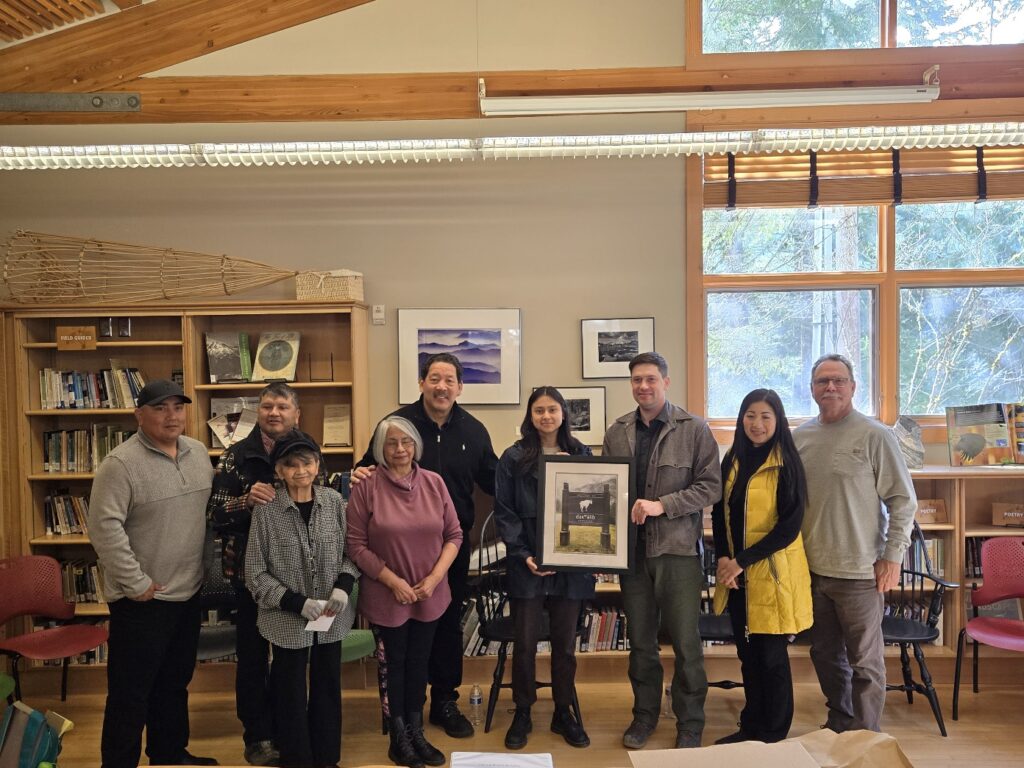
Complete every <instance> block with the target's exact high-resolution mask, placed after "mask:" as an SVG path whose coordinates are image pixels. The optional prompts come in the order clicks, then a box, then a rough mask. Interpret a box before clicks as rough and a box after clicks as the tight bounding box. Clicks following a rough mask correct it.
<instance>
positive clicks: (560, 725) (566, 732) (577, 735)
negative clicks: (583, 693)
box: [551, 709, 590, 748]
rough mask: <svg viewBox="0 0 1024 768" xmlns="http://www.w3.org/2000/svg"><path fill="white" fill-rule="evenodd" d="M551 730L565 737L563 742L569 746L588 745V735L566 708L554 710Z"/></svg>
mask: <svg viewBox="0 0 1024 768" xmlns="http://www.w3.org/2000/svg"><path fill="white" fill-rule="evenodd" d="M551 731H552V733H557V734H558V735H559V736H561V737H562V738H563V739H565V743H566V744H568V745H569V746H570V747H581V748H582V747H589V746H590V737H589V736H587V732H586V731H584V730H583V726H581V725H580V724H579V723H577V722H576V718H575V717H573V716H572V712H570V711H569V710H568V709H556V710H555V714H554V716H552V718H551Z"/></svg>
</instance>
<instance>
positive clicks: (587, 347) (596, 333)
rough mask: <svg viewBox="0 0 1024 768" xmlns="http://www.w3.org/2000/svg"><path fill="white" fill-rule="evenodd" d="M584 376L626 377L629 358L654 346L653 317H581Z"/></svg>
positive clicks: (585, 377)
mask: <svg viewBox="0 0 1024 768" xmlns="http://www.w3.org/2000/svg"><path fill="white" fill-rule="evenodd" d="M581 323H582V327H581V332H580V336H581V338H582V341H583V378H584V379H628V378H629V361H630V360H632V359H633V358H634V357H636V356H637V355H639V354H640V353H641V352H651V351H653V350H654V348H655V347H654V318H653V317H625V318H619V319H610V320H582V321H581Z"/></svg>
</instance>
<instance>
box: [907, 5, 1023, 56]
mask: <svg viewBox="0 0 1024 768" xmlns="http://www.w3.org/2000/svg"><path fill="white" fill-rule="evenodd" d="M1007 43H1024V0H897V2H896V45H898V46H900V47H903V46H919V47H935V46H942V45H1002V44H1007Z"/></svg>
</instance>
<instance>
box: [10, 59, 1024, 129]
mask: <svg viewBox="0 0 1024 768" xmlns="http://www.w3.org/2000/svg"><path fill="white" fill-rule="evenodd" d="M965 68H966V71H965V72H964V73H957V76H956V77H950V78H949V79H948V80H944V81H943V97H942V98H941V99H939V100H938V101H936V102H933V103H932V104H923V105H881V106H865V107H849V108H842V107H828V108H791V109H790V110H751V109H744V110H715V111H712V112H690V113H689V116H688V124H689V125H697V124H701V123H704V124H707V125H708V126H709V127H713V128H724V127H727V126H728V127H732V126H733V125H736V124H741V123H742V124H744V125H751V126H756V127H765V126H767V125H769V124H775V122H774V121H776V120H783V121H788V124H799V125H810V124H815V123H822V124H824V123H827V124H830V125H832V124H837V123H838V122H842V121H846V122H848V123H849V124H851V125H853V124H855V125H865V124H868V123H870V121H871V120H879V121H883V122H885V123H894V122H909V121H914V120H921V121H925V122H957V121H960V120H963V119H970V120H979V121H981V120H1007V119H1013V120H1020V119H1022V117H1024V77H1022V76H1020V75H1019V74H1017V73H1016V71H1015V69H1014V68H1013V67H1007V66H1005V65H1002V64H1000V65H984V64H977V65H970V66H967V65H965ZM844 71H846V73H847V75H848V76H850V77H857V78H859V77H862V76H863V77H865V78H867V79H866V80H860V79H852V80H851V79H846V80H844V79H840V78H839V74H838V73H837V72H836V71H831V70H828V69H821V68H819V69H817V70H813V71H799V72H797V71H793V72H790V73H789V75H790V77H788V79H783V80H777V79H776V75H775V74H773V73H764V72H762V73H761V74H760V76H755V75H753V74H751V73H735V74H734V75H730V77H729V78H728V79H729V80H730V82H731V84H732V85H734V86H738V87H742V88H749V89H756V88H758V87H762V88H763V87H771V86H772V85H773V84H777V85H782V84H784V85H785V86H786V87H790V88H792V87H800V86H803V87H814V86H817V87H824V86H827V85H846V84H850V85H870V84H875V85H878V84H884V83H886V82H889V81H888V80H887V79H885V78H884V77H882V76H881V75H880V74H879V73H878V72H875V71H871V70H863V71H861V70H860V69H857V70H854V71H851V70H844ZM896 74H900V73H896ZM482 76H483V77H484V78H485V81H486V82H487V87H488V93H491V94H495V93H504V94H511V93H517V92H528V93H544V92H555V91H560V92H565V91H569V92H590V93H599V92H615V93H618V92H623V91H628V90H657V89H659V88H660V89H663V90H664V89H672V88H675V89H683V88H688V89H690V90H701V89H702V88H701V86H703V89H707V88H708V87H709V86H708V73H696V74H694V73H691V72H686V71H683V70H681V69H671V70H667V69H629V70H603V71H599V70H595V71H590V72H559V73H553V72H485V73H482ZM477 77H478V75H477V73H471V72H461V73H432V74H373V75H294V76H292V75H287V76H284V75H278V76H252V77H153V78H150V77H144V78H140V79H138V80H134V81H132V82H130V83H125V84H124V85H121V86H118V87H116V88H114V89H113V90H122V91H134V92H138V93H139V94H140V95H141V97H142V109H141V110H140V111H139V112H133V113H112V112H105V113H94V114H93V113H83V112H74V113H47V114H38V113H32V114H29V113H0V124H18V125H25V124H74V123H92V124H97V123H204V122H213V123H232V122H317V121H343V120H442V119H472V118H478V117H480V111H479V104H478V101H477ZM716 82H717V81H716ZM901 118H905V119H901Z"/></svg>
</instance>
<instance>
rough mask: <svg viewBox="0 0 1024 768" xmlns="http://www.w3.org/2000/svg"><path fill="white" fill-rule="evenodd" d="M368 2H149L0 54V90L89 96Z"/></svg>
mask: <svg viewBox="0 0 1024 768" xmlns="http://www.w3.org/2000/svg"><path fill="white" fill-rule="evenodd" d="M372 1H373V0H156V1H155V2H152V3H147V4H145V5H139V6H138V7H135V8H131V9H129V10H127V11H122V12H120V13H113V14H109V15H107V16H104V17H103V18H100V19H97V20H96V21H92V22H89V23H88V24H82V25H79V26H76V27H72V28H70V29H66V30H62V31H59V32H54V33H52V34H49V35H46V36H45V37H41V38H39V39H34V40H28V41H26V42H24V43H20V44H18V45H14V46H11V47H9V48H5V49H3V50H0V91H26V92H46V91H86V92H88V91H94V90H103V89H108V88H111V87H114V86H116V85H119V84H123V83H125V82H127V81H130V80H134V79H135V78H137V77H139V76H141V75H144V74H146V73H147V72H153V71H155V70H158V69H162V68H164V67H169V66H171V65H173V64H178V63H179V62H182V61H187V60H189V59H194V58H197V57H199V56H202V55H204V54H207V53H211V52H213V51H219V50H221V49H223V48H228V47H230V46H232V45H237V44H238V43H244V42H246V41H248V40H253V39H255V38H258V37H263V36H264V35H269V34H271V33H273V32H279V31H280V30H282V29H288V28H289V27H293V26H296V25H297V24H303V23H305V22H307V21H313V20H314V19H319V18H322V17H324V16H329V15H331V14H334V13H338V12H339V11H344V10H347V9H349V8H353V7H355V6H359V5H364V4H365V3H368V2H372Z"/></svg>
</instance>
